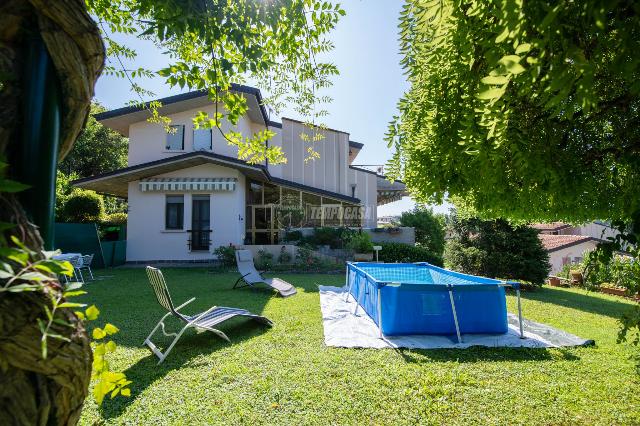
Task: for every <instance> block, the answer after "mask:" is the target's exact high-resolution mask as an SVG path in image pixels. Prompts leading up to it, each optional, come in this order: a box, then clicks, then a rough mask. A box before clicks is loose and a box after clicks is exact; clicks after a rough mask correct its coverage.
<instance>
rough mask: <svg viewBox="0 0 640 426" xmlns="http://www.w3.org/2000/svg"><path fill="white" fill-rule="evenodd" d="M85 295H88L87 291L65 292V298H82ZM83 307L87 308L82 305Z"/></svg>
mask: <svg viewBox="0 0 640 426" xmlns="http://www.w3.org/2000/svg"><path fill="white" fill-rule="evenodd" d="M83 294H87V292H86V291H84V290H75V291H65V292H64V297H75V296H80V295H83ZM82 306H87V305H86V304H82Z"/></svg>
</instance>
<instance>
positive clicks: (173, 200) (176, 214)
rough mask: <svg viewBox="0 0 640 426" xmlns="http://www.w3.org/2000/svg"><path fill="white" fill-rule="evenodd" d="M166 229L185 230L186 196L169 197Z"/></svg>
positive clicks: (166, 210) (166, 211)
mask: <svg viewBox="0 0 640 426" xmlns="http://www.w3.org/2000/svg"><path fill="white" fill-rule="evenodd" d="M164 227H165V229H183V227H184V195H167V205H166V209H165V223H164Z"/></svg>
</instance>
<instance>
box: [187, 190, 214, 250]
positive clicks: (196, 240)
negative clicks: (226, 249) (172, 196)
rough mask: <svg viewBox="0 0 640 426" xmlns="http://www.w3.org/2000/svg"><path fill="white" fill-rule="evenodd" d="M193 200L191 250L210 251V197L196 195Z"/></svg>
mask: <svg viewBox="0 0 640 426" xmlns="http://www.w3.org/2000/svg"><path fill="white" fill-rule="evenodd" d="M191 200H192V207H191V250H209V246H210V244H211V220H210V201H209V196H208V195H194V196H192V197H191Z"/></svg>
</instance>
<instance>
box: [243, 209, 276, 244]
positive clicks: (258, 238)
mask: <svg viewBox="0 0 640 426" xmlns="http://www.w3.org/2000/svg"><path fill="white" fill-rule="evenodd" d="M247 207H248V209H247V210H249V209H250V210H251V216H250V219H249V220H248V221H247V242H248V243H249V244H277V243H278V231H277V229H276V228H275V226H274V220H273V206H272V205H259V206H247ZM247 213H249V211H248V212H247Z"/></svg>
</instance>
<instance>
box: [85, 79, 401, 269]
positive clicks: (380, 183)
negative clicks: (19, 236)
mask: <svg viewBox="0 0 640 426" xmlns="http://www.w3.org/2000/svg"><path fill="white" fill-rule="evenodd" d="M232 90H233V91H235V92H237V93H239V94H242V95H243V96H244V97H245V98H246V99H247V103H248V107H249V110H248V112H247V114H246V115H245V116H244V117H241V119H240V121H239V123H238V125H237V126H236V130H237V131H240V132H242V133H243V134H244V135H250V134H252V133H254V132H257V131H260V130H263V129H266V128H268V129H270V130H272V131H273V132H275V133H276V135H275V136H274V137H273V138H272V139H271V140H270V141H269V144H270V145H271V146H273V145H276V146H280V147H281V148H282V150H283V152H284V154H285V156H286V158H287V160H288V161H287V163H286V164H279V165H273V164H269V163H268V162H264V163H262V164H249V163H247V162H245V161H242V160H239V159H238V149H237V147H236V146H233V145H229V144H228V143H227V141H226V140H225V139H224V138H223V136H222V135H221V133H220V132H219V131H218V130H217V129H213V131H212V130H205V129H194V127H193V124H192V118H193V117H194V116H195V115H196V113H197V112H198V111H205V112H207V113H209V114H210V115H213V113H214V111H215V106H214V105H213V104H212V103H211V102H210V101H209V100H208V99H207V95H206V93H205V92H202V91H198V92H190V93H186V94H182V95H177V96H171V97H168V98H165V99H160V102H161V103H162V105H163V106H162V108H161V109H160V113H161V114H163V115H165V116H168V117H169V118H170V119H171V126H172V127H173V128H174V130H175V133H167V132H165V130H164V128H163V126H162V125H160V124H154V123H150V122H148V121H147V119H148V118H149V116H150V113H149V112H148V111H147V110H146V109H145V108H139V107H126V108H120V109H117V110H113V111H107V112H104V113H100V114H97V115H96V116H95V118H96V119H97V120H98V121H99V122H101V123H102V124H103V125H105V126H107V127H109V128H111V129H114V130H116V131H118V132H120V133H121V134H122V135H124V136H127V137H128V138H129V157H128V167H126V168H123V169H120V170H114V171H111V172H108V173H104V174H101V175H97V176H92V177H88V178H84V179H80V180H77V181H76V182H75V185H76V186H78V187H81V188H86V189H92V190H95V191H97V192H100V193H105V194H111V195H116V196H119V197H126V198H127V199H128V204H129V215H128V221H127V261H130V262H136V261H140V262H141V261H201V260H206V259H211V258H212V255H211V253H212V251H213V250H214V249H215V248H216V247H219V246H228V245H230V244H233V245H239V244H278V243H280V242H281V239H282V233H283V232H282V231H283V230H284V229H291V228H305V227H315V226H351V227H375V226H376V223H377V206H378V205H382V204H385V203H388V202H391V201H395V200H397V199H399V198H401V197H402V196H403V195H405V187H404V185H403V184H402V183H400V182H393V183H391V182H389V181H387V180H386V179H384V177H382V176H380V175H378V174H377V173H375V172H372V171H368V170H365V169H361V168H358V167H355V166H352V162H353V160H354V159H355V158H356V156H357V155H358V153H359V152H360V150H361V149H362V147H363V144H361V143H357V142H353V141H351V140H349V134H348V133H346V132H343V131H339V130H333V129H325V130H322V133H323V134H324V138H323V139H322V140H321V141H320V142H316V143H315V144H314V149H315V151H317V152H318V153H319V154H320V158H318V159H316V160H311V161H305V158H306V155H307V147H308V146H309V145H308V144H309V142H305V141H303V139H302V138H301V136H300V135H301V134H302V133H310V131H311V130H310V128H309V127H307V126H305V125H304V124H303V123H301V122H299V121H296V120H292V119H288V118H283V119H282V122H281V123H277V122H273V121H271V120H270V119H269V117H268V115H267V113H266V110H265V108H264V106H263V105H262V96H261V93H260V91H259V90H258V89H255V88H252V87H247V86H240V85H234V86H233V87H232ZM219 108H222V106H219ZM223 128H225V129H229V124H228V123H223Z"/></svg>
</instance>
